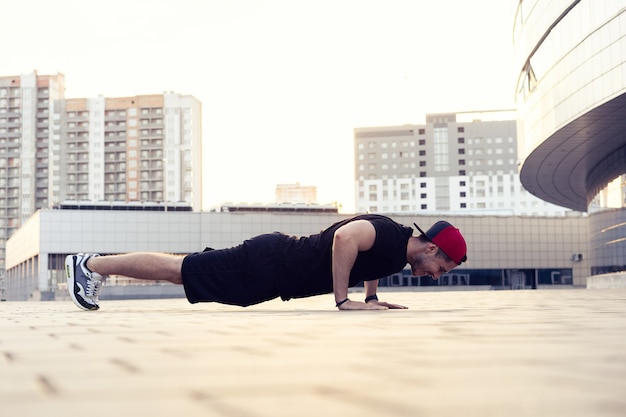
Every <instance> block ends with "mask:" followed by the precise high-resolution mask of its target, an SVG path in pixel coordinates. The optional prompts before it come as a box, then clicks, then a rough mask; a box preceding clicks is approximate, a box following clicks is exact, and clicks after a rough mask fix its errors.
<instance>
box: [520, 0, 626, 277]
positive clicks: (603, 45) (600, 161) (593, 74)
mask: <svg viewBox="0 0 626 417" xmlns="http://www.w3.org/2000/svg"><path fill="white" fill-rule="evenodd" d="M513 40H514V44H515V60H516V62H515V65H516V68H518V69H519V77H518V80H517V90H516V104H517V108H518V117H519V120H518V143H519V155H520V157H521V158H523V159H522V161H521V171H520V180H521V182H522V184H523V186H524V187H525V188H526V189H527V190H528V191H530V192H531V193H533V194H535V195H536V196H538V197H540V198H541V199H543V200H546V201H548V202H550V203H553V204H556V205H559V206H563V207H568V208H571V209H574V210H578V211H581V212H587V211H589V212H591V214H590V216H589V217H590V222H589V227H590V229H589V236H590V238H591V242H590V243H591V246H590V247H592V249H591V253H590V254H589V257H590V261H591V262H590V264H591V270H590V273H591V274H592V275H595V274H602V273H605V272H607V271H624V270H626V209H625V207H626V204H624V193H623V187H622V191H621V193H622V194H621V195H620V200H619V201H620V203H619V204H618V206H617V208H613V209H612V210H611V211H610V214H607V213H605V212H604V211H603V210H599V211H596V210H595V209H594V210H591V208H592V207H591V206H590V205H591V203H592V201H594V198H595V197H596V196H597V195H598V193H599V192H600V191H601V190H603V189H605V188H606V186H607V185H608V184H609V183H610V182H612V181H613V180H615V179H616V178H618V177H620V176H622V175H623V174H626V0H610V1H597V0H577V1H572V0H552V1H546V0H520V1H519V2H518V6H517V11H516V14H515V23H514V30H513ZM596 216H598V217H597V219H596V218H595V217H596Z"/></svg>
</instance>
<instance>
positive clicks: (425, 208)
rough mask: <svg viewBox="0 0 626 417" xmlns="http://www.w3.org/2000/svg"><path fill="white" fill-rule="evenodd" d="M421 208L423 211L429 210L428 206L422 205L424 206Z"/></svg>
mask: <svg viewBox="0 0 626 417" xmlns="http://www.w3.org/2000/svg"><path fill="white" fill-rule="evenodd" d="M420 208H421V209H422V210H427V209H428V204H422V205H421V206H420Z"/></svg>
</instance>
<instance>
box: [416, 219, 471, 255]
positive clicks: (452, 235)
mask: <svg viewBox="0 0 626 417" xmlns="http://www.w3.org/2000/svg"><path fill="white" fill-rule="evenodd" d="M413 224H414V225H415V227H417V230H419V231H420V232H421V233H422V234H423V235H424V236H426V238H427V239H428V240H430V241H431V242H433V243H434V244H435V245H437V246H439V249H441V250H442V251H443V253H445V254H446V255H448V257H449V258H450V259H452V260H453V261H454V262H456V263H457V265H461V263H463V262H465V261H467V245H466V244H465V239H464V238H463V235H462V234H461V232H460V231H459V229H457V228H456V227H454V226H452V225H451V224H450V223H448V222H446V221H443V220H440V221H438V222H437V223H435V224H433V225H432V226H431V227H430V229H428V231H427V232H424V231H423V230H422V229H420V227H419V226H418V225H416V224H415V223H413Z"/></svg>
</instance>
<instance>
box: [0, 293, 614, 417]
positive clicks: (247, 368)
mask: <svg viewBox="0 0 626 417" xmlns="http://www.w3.org/2000/svg"><path fill="white" fill-rule="evenodd" d="M105 291H106V288H105ZM351 297H352V298H353V299H361V298H362V294H351ZM380 298H381V300H389V301H393V302H399V303H403V304H405V305H408V306H409V307H410V309H409V310H396V311H382V312H376V311H358V312H349V311H337V310H336V309H335V308H334V307H333V304H334V303H333V297H332V295H326V296H320V297H315V298H311V299H303V300H292V301H289V302H286V303H285V302H282V301H272V302H269V303H266V304H261V305H258V306H255V307H248V308H239V307H231V306H221V305H217V304H196V305H190V304H188V303H187V302H186V300H183V299H176V300H160V301H159V300H142V301H103V302H102V303H101V307H102V308H101V309H100V310H99V311H96V312H85V311H80V310H78V309H76V308H75V307H74V305H73V304H72V303H71V302H59V301H57V302H30V303H27V302H24V303H21V302H20V303H17V302H3V303H0V413H1V415H2V416H12V417H21V416H33V417H34V416H38V417H44V416H65V417H73V416H90V417H93V416H115V417H122V416H152V417H156V416H194V417H195V416H220V417H281V416H294V417H309V416H310V417H313V416H315V417H318V416H348V417H352V416H355V417H357V416H377V417H380V416H394V417H397V416H407V417H408V416H411V417H419V416H429V417H432V416H455V417H456V416H462V417H467V416H480V417H489V416H506V417H509V416H513V417H514V416H533V417H550V416H568V417H575V416H585V417H591V416H593V417H598V416H616V417H618V416H619V417H623V416H625V415H626V290H586V289H577V290H537V291H469V292H466V291H461V292H430V293H429V292H400V293H381V294H380Z"/></svg>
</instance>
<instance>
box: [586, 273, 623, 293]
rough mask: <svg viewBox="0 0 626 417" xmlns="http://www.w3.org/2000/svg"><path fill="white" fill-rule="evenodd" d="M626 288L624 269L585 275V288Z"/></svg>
mask: <svg viewBox="0 0 626 417" xmlns="http://www.w3.org/2000/svg"><path fill="white" fill-rule="evenodd" d="M599 288H626V271H625V272H614V273H612V274H602V275H594V276H592V277H587V289H599Z"/></svg>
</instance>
